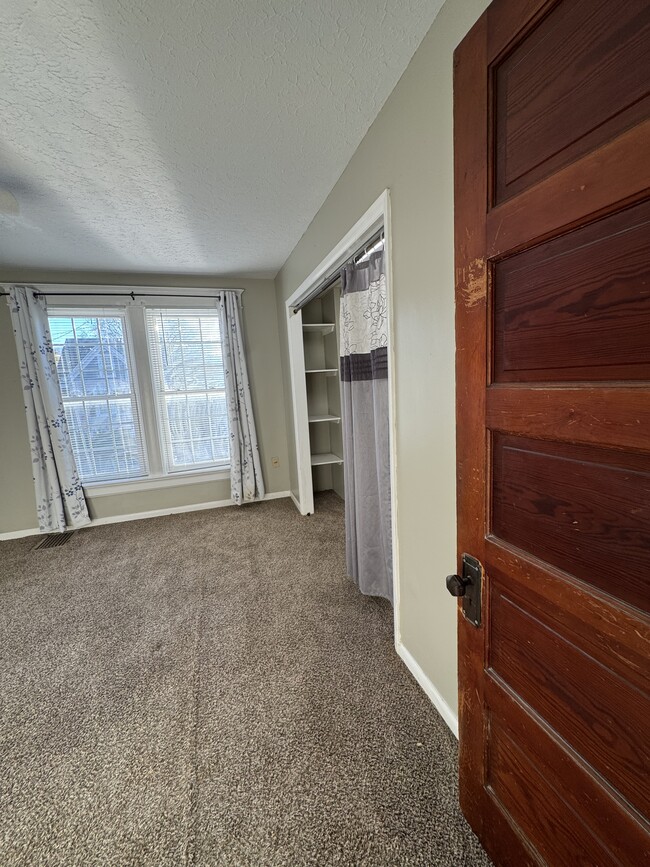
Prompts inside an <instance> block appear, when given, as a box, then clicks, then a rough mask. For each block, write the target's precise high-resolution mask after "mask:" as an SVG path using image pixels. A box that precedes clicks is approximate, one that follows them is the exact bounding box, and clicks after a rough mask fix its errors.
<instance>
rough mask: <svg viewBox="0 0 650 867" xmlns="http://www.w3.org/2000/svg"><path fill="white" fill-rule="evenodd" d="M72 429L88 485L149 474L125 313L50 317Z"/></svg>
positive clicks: (72, 313) (75, 313)
mask: <svg viewBox="0 0 650 867" xmlns="http://www.w3.org/2000/svg"><path fill="white" fill-rule="evenodd" d="M49 320H50V334H51V336H52V344H53V346H54V355H55V358H56V363H57V370H58V373H59V382H60V384H61V394H62V396H63V405H64V407H65V414H66V419H67V421H68V429H69V431H70V438H71V440H72V450H73V452H74V456H75V459H76V462H77V469H78V471H79V475H80V477H81V480H82V481H83V482H99V481H105V480H110V481H113V480H117V479H128V478H134V477H138V476H144V475H146V474H147V462H146V458H145V452H144V444H143V437H142V425H141V417H140V412H139V408H138V401H137V397H136V392H135V386H134V378H133V363H132V358H131V353H130V351H129V342H128V339H127V322H126V315H125V312H124V311H117V312H115V313H113V312H112V311H111V313H110V314H109V315H105V313H104V312H101V314H100V313H97V312H93V311H82V310H72V311H69V312H68V311H66V312H61V313H55V314H51V315H50V317H49Z"/></svg>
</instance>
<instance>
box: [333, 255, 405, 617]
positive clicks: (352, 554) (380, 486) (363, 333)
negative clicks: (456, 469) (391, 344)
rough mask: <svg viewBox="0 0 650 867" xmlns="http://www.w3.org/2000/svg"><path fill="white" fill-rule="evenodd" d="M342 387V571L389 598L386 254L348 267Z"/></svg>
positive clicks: (363, 588)
mask: <svg viewBox="0 0 650 867" xmlns="http://www.w3.org/2000/svg"><path fill="white" fill-rule="evenodd" d="M341 276H342V294H341V383H342V386H341V388H342V416H343V458H344V461H345V464H344V466H345V534H346V557H347V568H348V574H349V575H350V577H351V578H352V579H353V581H354V582H355V584H357V586H358V587H359V590H360V591H361V592H362V593H366V594H368V595H371V596H383V597H384V598H385V599H389V600H390V601H391V602H392V600H393V564H392V547H391V546H392V540H391V514H390V442H389V425H388V321H387V312H388V311H387V304H386V276H385V271H384V253H383V251H382V252H378V253H374V254H372V255H371V256H370V258H369V260H367V261H366V262H361V263H356V264H350V265H346V266H345V268H344V269H343V271H342V275H341Z"/></svg>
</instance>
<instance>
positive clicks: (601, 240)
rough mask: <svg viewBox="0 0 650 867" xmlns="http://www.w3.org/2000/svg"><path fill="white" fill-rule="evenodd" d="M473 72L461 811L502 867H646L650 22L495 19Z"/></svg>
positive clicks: (641, 9)
mask: <svg viewBox="0 0 650 867" xmlns="http://www.w3.org/2000/svg"><path fill="white" fill-rule="evenodd" d="M454 65H455V70H454V88H455V94H454V114H455V161H456V162H455V201H456V214H455V233H456V328H457V425H458V441H457V447H458V523H459V536H458V542H459V548H458V552H459V565H460V558H461V555H462V554H463V553H468V554H471V555H473V556H474V557H475V558H477V559H478V560H479V561H480V563H481V564H482V567H483V582H482V584H483V587H482V612H481V619H480V624H479V625H478V626H476V625H474V623H473V622H471V620H470V619H468V618H467V617H466V616H465V615H464V613H463V608H462V606H460V605H459V619H458V622H459V686H460V699H459V713H460V785H461V804H462V808H463V811H464V812H465V814H466V816H467V818H468V819H469V821H470V823H471V825H472V826H473V828H474V829H475V831H476V832H477V834H478V835H479V837H480V838H481V840H482V842H483V844H484V846H485V847H486V849H487V850H488V852H489V853H490V854H491V856H492V857H493V858H494V860H495V862H496V863H497V864H500V865H506V864H511V865H516V867H521V865H525V864H544V863H547V864H551V865H564V864H566V865H579V864H582V865H599V867H600V865H610V864H611V865H614V864H617V865H621V864H624V865H635V867H640V865H642V864H650V833H649V828H650V825H649V819H648V817H649V815H650V806H649V805H650V699H649V673H650V621H649V618H648V613H649V610H650V96H649V90H650V3H649V2H648V0H625V2H621V0H552V2H548V0H546V2H545V0H496V2H494V3H493V4H492V5H491V6H490V7H489V8H488V10H487V11H486V13H485V14H484V15H483V16H482V18H481V19H480V20H479V21H478V23H477V24H476V25H475V27H474V28H473V29H472V30H471V31H470V33H469V34H468V36H467V37H466V38H465V39H464V40H463V42H462V43H461V45H460V46H459V47H458V49H457V51H456V54H455V59H454ZM470 589H471V588H470ZM462 601H463V600H461V602H462Z"/></svg>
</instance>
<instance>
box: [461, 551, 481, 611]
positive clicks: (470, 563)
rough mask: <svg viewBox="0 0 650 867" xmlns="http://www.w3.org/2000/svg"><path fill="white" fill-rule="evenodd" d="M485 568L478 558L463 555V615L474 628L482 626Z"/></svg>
mask: <svg viewBox="0 0 650 867" xmlns="http://www.w3.org/2000/svg"><path fill="white" fill-rule="evenodd" d="M482 577H483V568H482V566H481V564H480V563H479V561H478V560H477V559H476V557H472V556H471V555H470V554H463V582H464V583H465V585H466V590H465V593H464V595H463V614H464V615H465V617H466V619H467V620H469V621H470V623H473V624H474V626H480V625H481V590H482V586H481V585H482Z"/></svg>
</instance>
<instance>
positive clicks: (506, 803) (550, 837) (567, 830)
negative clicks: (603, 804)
mask: <svg viewBox="0 0 650 867" xmlns="http://www.w3.org/2000/svg"><path fill="white" fill-rule="evenodd" d="M490 729H491V734H492V736H491V738H490V752H489V755H488V760H487V764H488V786H489V789H490V793H491V794H492V796H493V798H494V800H495V803H497V804H498V806H499V807H500V808H501V809H503V810H506V811H507V812H508V813H509V814H510V815H511V816H512V817H513V818H514V819H515V821H516V822H517V824H518V825H519V827H521V828H523V829H525V830H528V829H530V830H533V829H539V831H541V833H537V834H536V837H537V843H538V846H539V854H540V855H541V856H542V857H543V858H545V859H546V860H547V861H551V862H557V861H559V859H560V858H570V859H571V861H572V863H573V864H576V865H583V867H594V864H598V865H613V864H616V863H617V861H616V860H615V858H614V857H613V855H612V854H611V853H610V852H609V851H608V850H607V848H605V847H604V846H603V845H602V844H601V842H600V841H599V840H598V838H597V837H596V836H595V835H594V834H593V833H592V831H591V828H590V826H589V825H588V824H585V822H584V821H583V820H582V817H581V816H580V814H579V813H578V812H577V811H575V810H573V809H572V808H571V807H570V806H569V804H568V803H567V802H566V801H565V800H564V799H563V798H562V796H561V791H562V790H561V789H559V790H558V789H556V788H554V787H553V786H552V785H551V784H550V782H549V777H548V771H547V769H546V768H542V767H540V766H539V758H538V757H537V756H536V755H535V754H531V753H530V752H527V751H526V750H525V749H522V747H521V746H520V745H519V744H520V741H517V740H513V739H512V738H511V737H509V736H508V734H507V733H506V731H505V729H503V728H501V727H500V726H499V725H498V723H497V722H496V720H494V719H492V721H491V726H490ZM531 783H532V785H533V786H534V788H535V790H536V791H537V792H538V793H539V795H540V796H541V797H538V798H531V795H530V784H531Z"/></svg>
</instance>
